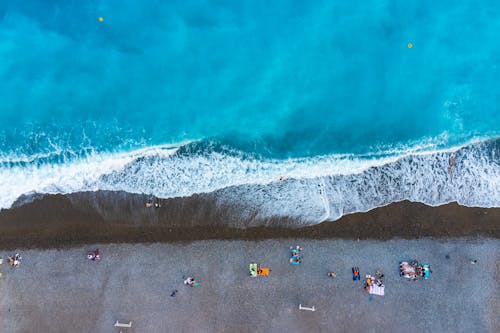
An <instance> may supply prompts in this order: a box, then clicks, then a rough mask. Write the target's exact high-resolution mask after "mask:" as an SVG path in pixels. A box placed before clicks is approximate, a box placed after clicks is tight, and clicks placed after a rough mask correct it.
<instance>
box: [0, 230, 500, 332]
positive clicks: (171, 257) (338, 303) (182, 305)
mask: <svg viewBox="0 0 500 333" xmlns="http://www.w3.org/2000/svg"><path fill="white" fill-rule="evenodd" d="M294 244H300V245H301V246H303V247H304V252H303V257H304V259H303V262H302V264H301V265H299V266H292V265H290V264H289V262H288V258H289V246H290V245H294ZM95 246H97V245H91V246H86V247H81V248H73V249H65V250H23V249H19V251H20V253H21V254H22V255H23V257H24V260H23V262H22V265H21V266H20V267H19V268H17V269H13V268H11V267H8V266H6V265H1V266H0V271H1V272H2V273H3V278H2V279H0V294H1V295H2V297H1V298H0V318H1V320H0V331H2V332H6V333H11V332H116V333H117V332H119V331H120V330H119V329H117V328H114V327H113V323H114V322H115V321H116V320H120V321H121V322H128V321H132V322H133V326H132V328H131V329H128V328H124V329H121V331H122V332H124V333H125V332H129V333H133V332H152V333H154V332H408V331H411V332H498V331H499V330H500V321H499V317H498V313H500V293H499V290H500V289H499V287H500V280H499V271H500V248H499V246H498V240H497V239H475V240H468V239H448V240H432V239H420V240H390V241H371V240H365V241H359V242H358V241H352V240H312V239H300V240H298V239H280V240H266V241H257V242H255V241H236V240H235V241H198V242H187V243H182V244H181V243H175V244H165V243H163V244H151V245H141V244H137V245H132V244H114V245H98V246H99V247H100V249H101V252H102V254H103V258H102V260H101V261H100V262H92V261H89V260H88V259H87V258H86V251H87V250H90V249H93V248H95ZM11 254H12V253H11V252H10V251H0V255H1V256H2V257H3V258H5V257H6V256H7V255H11ZM410 258H416V259H419V260H420V261H421V262H426V263H430V264H431V267H432V270H433V273H432V274H431V277H430V279H428V280H419V281H414V282H413V281H408V280H406V279H404V278H401V277H400V276H399V274H398V262H399V261H400V260H402V259H410ZM471 258H474V259H477V260H478V261H477V264H475V265H473V264H471V263H470V259H471ZM252 261H255V262H259V263H261V264H262V265H264V266H267V267H270V268H271V273H270V275H269V276H268V277H259V278H251V277H249V276H248V264H249V263H250V262H252ZM353 265H357V266H359V267H360V271H361V274H362V275H364V274H367V273H374V272H375V270H376V269H377V268H381V269H382V270H383V271H384V273H385V279H384V283H385V286H386V295H385V296H383V297H381V296H373V297H372V299H371V300H370V297H369V295H368V294H366V293H365V292H364V290H363V289H362V284H361V282H360V281H353V280H352V278H351V267H352V266H353ZM330 270H333V271H335V272H336V273H337V277H336V278H335V279H331V278H328V277H327V272H328V271H330ZM183 275H192V276H194V277H195V278H197V279H198V280H199V282H200V284H201V286H200V287H197V288H190V287H187V286H185V285H183V283H182V281H183V278H182V276H183ZM174 289H177V290H179V292H178V294H177V296H176V297H175V298H171V297H170V296H169V295H170V292H171V291H172V290H174ZM299 304H302V305H305V306H315V308H316V309H317V311H316V312H305V311H299V310H298V305H299Z"/></svg>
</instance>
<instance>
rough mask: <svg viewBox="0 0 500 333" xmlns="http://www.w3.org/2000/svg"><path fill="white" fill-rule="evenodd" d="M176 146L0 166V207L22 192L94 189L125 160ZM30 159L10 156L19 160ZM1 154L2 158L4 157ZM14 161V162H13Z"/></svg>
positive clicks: (163, 152)
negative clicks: (52, 162) (37, 163)
mask: <svg viewBox="0 0 500 333" xmlns="http://www.w3.org/2000/svg"><path fill="white" fill-rule="evenodd" d="M177 149H178V148H173V147H168V146H158V147H152V148H147V149H140V150H136V151H133V152H131V153H119V154H92V155H89V156H87V157H85V158H80V159H77V160H73V161H71V162H69V163H62V164H59V163H55V164H43V165H36V164H27V165H19V166H16V165H14V166H9V167H0V189H1V191H2V194H1V195H0V208H9V207H10V206H11V205H12V203H14V201H15V200H16V199H17V198H18V197H19V196H20V195H22V194H27V193H32V192H38V193H50V194H56V193H63V194H67V193H73V192H78V191H97V190H99V189H100V188H99V187H98V179H99V177H101V176H102V175H103V174H108V173H112V172H114V171H118V170H123V168H125V166H126V165H127V164H128V163H131V162H132V161H134V160H136V159H137V158H139V157H147V156H152V155H154V156H163V157H167V156H169V155H171V154H174V153H175V152H176V151H177ZM40 157H42V158H43V157H45V156H35V157H34V158H27V157H14V158H13V159H12V160H14V161H16V162H19V161H22V162H26V161H31V160H33V159H36V158H40ZM5 159H6V158H5V156H4V157H3V160H5ZM14 163H15V162H14Z"/></svg>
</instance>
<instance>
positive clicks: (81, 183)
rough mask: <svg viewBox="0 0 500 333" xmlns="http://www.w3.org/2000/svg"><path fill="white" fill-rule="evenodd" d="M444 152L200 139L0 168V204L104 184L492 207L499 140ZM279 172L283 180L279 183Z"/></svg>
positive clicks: (282, 212)
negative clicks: (278, 147)
mask: <svg viewBox="0 0 500 333" xmlns="http://www.w3.org/2000/svg"><path fill="white" fill-rule="evenodd" d="M454 151H455V154H456V165H455V167H454V170H453V173H452V174H448V172H447V170H448V161H449V156H450V151H449V150H448V151H437V152H426V153H406V154H404V155H403V156H401V155H396V154H388V153H378V154H372V155H369V154H366V155H329V156H318V157H312V158H296V159H287V160H272V159H262V158H258V157H257V156H255V155H250V154H246V153H244V152H241V151H235V150H232V149H230V148H227V147H223V148H221V147H220V146H218V145H214V144H213V143H207V142H203V141H202V142H201V143H200V142H196V143H190V144H185V145H182V146H180V147H152V148H148V149H142V150H137V151H133V152H130V153H121V154H109V155H106V154H96V155H91V156H88V157H86V158H85V159H80V160H77V161H71V162H70V163H62V164H59V163H47V164H28V165H26V164H15V165H12V164H9V165H5V164H4V165H3V166H0V171H1V172H0V187H1V188H2V189H3V190H4V193H3V195H2V197H1V199H0V207H2V208H7V207H10V205H12V203H13V202H14V201H15V200H16V198H18V197H19V196H20V195H22V194H25V193H29V192H41V193H72V192H80V191H97V190H112V191H126V192H131V193H150V194H153V195H155V196H158V197H163V198H168V197H179V196H189V195H192V194H194V193H210V192H214V191H215V193H213V195H215V196H216V197H217V200H218V202H220V203H221V204H238V205H241V207H244V209H243V210H242V214H252V215H256V216H257V217H261V218H266V217H271V216H293V217H297V218H300V219H302V220H304V221H307V222H309V223H310V222H320V221H323V220H336V219H338V218H339V217H341V216H342V215H345V214H349V213H354V212H361V211H368V210H370V209H373V208H375V207H379V206H384V205H387V204H389V203H391V202H396V201H402V200H410V201H418V202H423V203H425V204H428V205H440V204H444V203H448V202H451V201H457V202H459V203H460V204H462V205H466V206H482V207H499V206H500V139H496V140H490V141H483V142H480V143H474V144H469V145H467V146H465V147H462V148H459V149H456V150H454ZM282 176H284V177H285V180H284V181H280V180H279V179H280V177H282Z"/></svg>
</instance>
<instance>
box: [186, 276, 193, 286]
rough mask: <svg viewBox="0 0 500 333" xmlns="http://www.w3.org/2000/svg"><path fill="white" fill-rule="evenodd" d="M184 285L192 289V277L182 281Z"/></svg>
mask: <svg viewBox="0 0 500 333" xmlns="http://www.w3.org/2000/svg"><path fill="white" fill-rule="evenodd" d="M184 284H185V285H188V286H190V287H194V284H195V281H194V278H192V277H188V278H187V279H186V280H185V281H184Z"/></svg>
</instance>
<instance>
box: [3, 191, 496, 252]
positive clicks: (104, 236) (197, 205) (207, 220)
mask: <svg viewBox="0 0 500 333" xmlns="http://www.w3.org/2000/svg"><path fill="white" fill-rule="evenodd" d="M147 199H148V197H146V196H145V195H136V194H129V193H124V192H105V191H104V192H88V193H76V194H71V195H68V196H63V195H49V196H44V197H42V198H38V199H36V200H34V201H33V198H21V199H20V200H19V201H18V203H16V205H15V207H14V208H12V209H8V210H2V211H0V233H1V235H2V237H1V239H0V248H3V249H7V248H21V247H22V248H61V247H74V246H79V245H82V244H89V243H122V242H127V243H153V242H175V241H192V240H203V239H221V240H229V239H241V240H263V239H275V238H290V237H295V238H309V239H329V238H336V239H379V240H387V239H394V238H404V239H417V238H422V237H434V238H449V237H471V238H476V237H487V238H497V239H498V238H500V208H471V207H463V206H460V205H458V204H456V203H450V204H447V205H443V206H439V207H429V206H426V205H424V204H420V203H412V202H408V201H404V202H399V203H394V204H391V205H389V206H386V207H381V208H377V209H374V210H372V211H369V212H366V213H356V214H351V215H347V216H344V217H342V218H341V219H340V220H338V221H334V222H324V223H321V224H317V225H312V226H311V225H309V226H304V224H303V222H302V221H297V220H293V219H290V218H285V217H276V218H273V219H268V220H258V219H256V218H253V217H251V216H250V217H248V216H247V217H245V218H243V217H241V215H242V214H240V211H239V210H240V209H241V207H227V206H223V205H220V204H218V203H217V201H216V198H214V197H211V196H205V195H194V196H192V197H189V198H175V199H165V200H158V202H160V203H161V208H157V209H156V208H146V207H145V206H144V203H145V202H146V201H147ZM28 201H32V202H28ZM26 202H28V203H26ZM21 203H23V204H22V205H21Z"/></svg>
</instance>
